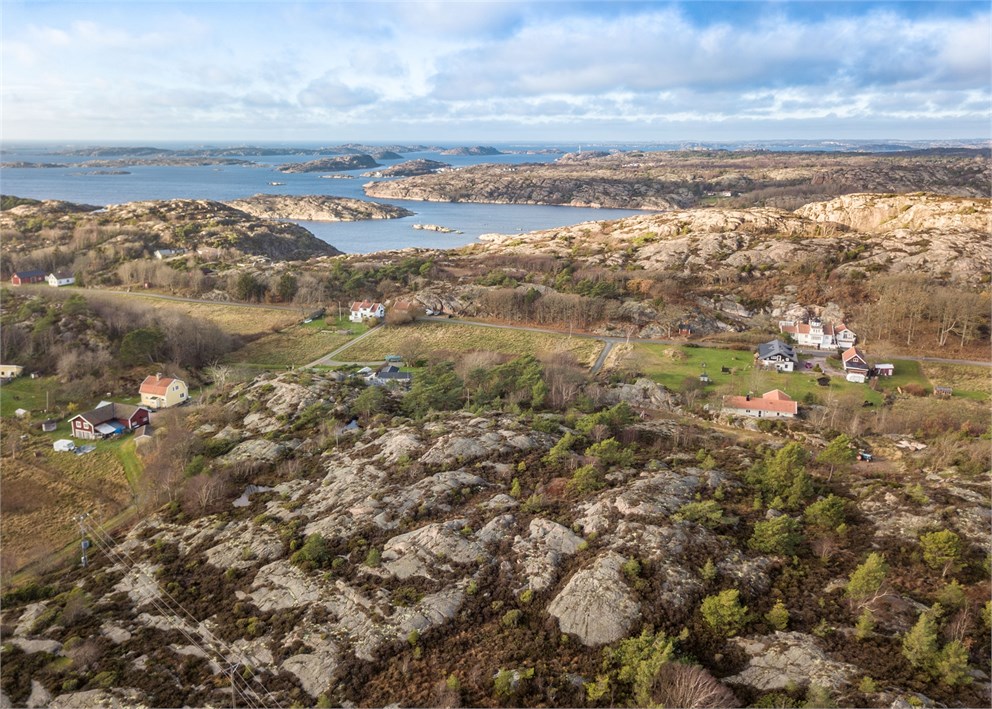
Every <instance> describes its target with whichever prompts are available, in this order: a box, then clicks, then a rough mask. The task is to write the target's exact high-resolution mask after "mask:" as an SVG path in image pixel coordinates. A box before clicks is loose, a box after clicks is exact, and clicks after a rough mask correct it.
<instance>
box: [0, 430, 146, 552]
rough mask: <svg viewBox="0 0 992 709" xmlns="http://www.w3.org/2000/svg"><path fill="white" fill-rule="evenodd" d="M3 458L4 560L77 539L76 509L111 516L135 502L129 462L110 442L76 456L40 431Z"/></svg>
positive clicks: (0, 537) (0, 533)
mask: <svg viewBox="0 0 992 709" xmlns="http://www.w3.org/2000/svg"><path fill="white" fill-rule="evenodd" d="M0 464H2V466H3V478H2V480H0V499H2V500H3V509H2V514H0V544H2V547H3V554H4V557H5V562H6V561H7V560H10V559H13V560H15V562H16V566H17V567H21V566H23V565H24V564H27V563H29V562H32V561H34V560H36V559H37V558H40V557H42V556H44V555H48V554H52V553H54V552H56V551H57V550H59V549H61V548H62V547H64V546H65V545H66V544H68V543H70V542H72V540H73V538H74V537H76V536H77V535H78V529H77V527H76V522H75V516H76V515H78V514H80V513H82V512H89V513H91V514H92V515H93V518H94V519H96V520H106V519H109V518H110V517H112V516H113V515H115V514H117V513H118V512H120V511H121V510H123V509H124V508H125V507H127V505H129V504H130V502H131V489H130V487H129V486H128V482H127V477H126V475H125V472H124V466H123V465H122V464H121V461H120V459H119V458H118V457H117V455H116V454H115V452H114V448H113V447H112V446H110V445H106V444H104V445H103V446H101V448H100V449H98V450H95V451H93V452H92V453H87V454H86V455H82V456H77V455H74V454H72V453H57V452H55V451H53V450H52V449H51V441H50V439H48V438H47V437H39V439H37V440H35V441H33V442H32V443H31V444H30V445H28V446H27V447H26V448H25V449H22V450H20V451H18V454H17V458H16V459H14V458H12V457H10V456H9V455H7V456H5V457H4V458H3V461H2V462H0Z"/></svg>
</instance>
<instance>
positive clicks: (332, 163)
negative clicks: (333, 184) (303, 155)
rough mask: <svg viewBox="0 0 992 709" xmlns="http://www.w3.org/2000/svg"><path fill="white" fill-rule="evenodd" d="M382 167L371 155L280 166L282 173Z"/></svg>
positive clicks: (347, 156)
mask: <svg viewBox="0 0 992 709" xmlns="http://www.w3.org/2000/svg"><path fill="white" fill-rule="evenodd" d="M369 167H381V165H379V163H377V162H376V161H375V158H373V157H372V156H371V155H341V156H340V157H335V158H320V159H319V160H310V161H308V162H299V163H287V164H285V165H280V166H279V167H278V168H277V169H278V170H279V171H280V172H287V173H294V172H339V171H341V170H358V169H361V168H369Z"/></svg>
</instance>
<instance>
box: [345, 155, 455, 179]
mask: <svg viewBox="0 0 992 709" xmlns="http://www.w3.org/2000/svg"><path fill="white" fill-rule="evenodd" d="M446 167H451V165H449V164H448V163H446V162H441V161H440V160H423V159H421V160H407V161H406V162H401V163H400V164H399V165H393V166H391V167H387V168H383V169H382V170H373V171H372V172H366V173H363V174H362V177H413V176H415V175H431V174H433V173H435V172H437V171H438V170H441V169H442V168H446Z"/></svg>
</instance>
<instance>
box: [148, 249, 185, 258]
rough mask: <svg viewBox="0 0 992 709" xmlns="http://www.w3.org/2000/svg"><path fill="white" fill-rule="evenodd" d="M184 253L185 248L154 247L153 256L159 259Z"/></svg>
mask: <svg viewBox="0 0 992 709" xmlns="http://www.w3.org/2000/svg"><path fill="white" fill-rule="evenodd" d="M184 253H186V249H155V258H157V259H159V260H161V259H166V258H169V257H171V256H181V255H182V254H184Z"/></svg>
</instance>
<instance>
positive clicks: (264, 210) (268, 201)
mask: <svg viewBox="0 0 992 709" xmlns="http://www.w3.org/2000/svg"><path fill="white" fill-rule="evenodd" d="M227 204H228V205H230V206H231V207H234V208H235V209H240V210H241V211H242V212H247V213H248V214H251V215H252V216H255V217H259V218H262V219H291V220H294V221H306V222H357V221H363V220H366V219H396V218H397V217H410V216H413V212H411V211H410V210H409V209H404V208H403V207H395V206H393V205H391V204H380V203H378V202H368V201H365V200H361V199H348V198H347V197H325V196H323V195H301V196H295V195H272V194H257V195H254V196H252V197H247V198H245V199H238V200H234V201H233V202H228V203H227Z"/></svg>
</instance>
